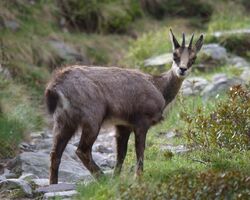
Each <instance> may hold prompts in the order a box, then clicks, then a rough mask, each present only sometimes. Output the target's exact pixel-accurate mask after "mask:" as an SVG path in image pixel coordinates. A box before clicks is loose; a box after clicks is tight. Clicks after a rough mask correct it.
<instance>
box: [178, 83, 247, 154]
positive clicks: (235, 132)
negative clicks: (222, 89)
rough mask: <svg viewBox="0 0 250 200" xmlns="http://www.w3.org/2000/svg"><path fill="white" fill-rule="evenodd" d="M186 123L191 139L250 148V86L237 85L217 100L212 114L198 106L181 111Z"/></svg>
mask: <svg viewBox="0 0 250 200" xmlns="http://www.w3.org/2000/svg"><path fill="white" fill-rule="evenodd" d="M181 117H182V119H183V120H184V121H185V122H186V123H187V131H186V132H185V133H186V136H187V139H188V141H189V142H192V143H194V144H195V145H198V146H200V147H202V148H214V147H216V148H226V149H239V150H248V149H250V135H249V133H250V132H249V131H250V95H249V89H246V88H243V87H242V86H234V87H232V88H231V89H230V92H229V97H228V99H227V100H226V101H222V102H220V103H218V104H217V105H216V107H215V109H214V111H213V112H211V113H210V115H207V114H204V110H203V109H201V108H198V109H197V110H196V111H195V112H193V113H191V114H189V113H186V112H182V113H181Z"/></svg>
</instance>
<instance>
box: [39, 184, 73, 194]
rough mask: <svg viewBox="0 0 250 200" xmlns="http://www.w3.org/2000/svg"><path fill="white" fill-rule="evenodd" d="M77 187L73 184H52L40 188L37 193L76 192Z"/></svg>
mask: <svg viewBox="0 0 250 200" xmlns="http://www.w3.org/2000/svg"><path fill="white" fill-rule="evenodd" d="M75 189H76V185H75V184H72V183H58V184H52V185H48V186H44V187H39V188H37V189H36V192H41V193H47V192H62V191H68V190H75Z"/></svg>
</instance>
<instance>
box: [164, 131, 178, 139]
mask: <svg viewBox="0 0 250 200" xmlns="http://www.w3.org/2000/svg"><path fill="white" fill-rule="evenodd" d="M175 136H176V133H175V132H174V131H169V132H167V133H166V138H168V139H170V138H174V137H175Z"/></svg>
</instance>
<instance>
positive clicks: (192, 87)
mask: <svg viewBox="0 0 250 200" xmlns="http://www.w3.org/2000/svg"><path fill="white" fill-rule="evenodd" d="M208 84H209V82H208V81H207V80H206V79H204V78H201V77H191V78H187V79H185V80H184V82H183V84H182V87H181V90H180V91H181V93H182V94H183V95H184V96H190V95H197V94H200V93H201V92H202V90H203V89H204V88H205V87H206V86H207V85H208Z"/></svg>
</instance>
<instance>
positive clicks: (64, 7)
mask: <svg viewBox="0 0 250 200" xmlns="http://www.w3.org/2000/svg"><path fill="white" fill-rule="evenodd" d="M58 5H59V6H60V10H61V13H60V14H61V15H62V16H64V17H65V19H66V20H67V22H68V23H69V25H70V26H71V27H74V28H76V29H79V30H84V31H87V32H104V33H106V32H109V33H110V32H111V33H114V32H118V33H121V32H124V31H126V30H127V28H128V26H129V24H130V23H131V22H132V21H133V20H135V18H137V17H140V16H141V15H142V12H141V9H140V7H139V3H138V2H136V1H133V0H123V1H119V0H100V1H99V0H98V1H97V0H93V1H89V0H83V1H79V0H69V1H68V0H63V1H58Z"/></svg>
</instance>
